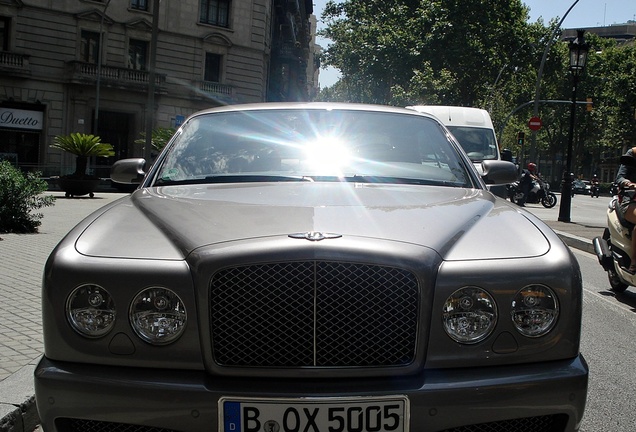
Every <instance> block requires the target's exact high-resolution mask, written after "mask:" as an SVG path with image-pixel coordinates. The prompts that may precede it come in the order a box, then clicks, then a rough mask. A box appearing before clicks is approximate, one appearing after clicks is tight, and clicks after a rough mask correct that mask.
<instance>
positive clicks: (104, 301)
mask: <svg viewBox="0 0 636 432" xmlns="http://www.w3.org/2000/svg"><path fill="white" fill-rule="evenodd" d="M66 316H67V318H68V321H69V322H70V323H71V327H73V329H74V330H75V331H77V332H78V333H80V334H82V335H84V336H87V337H94V338H97V337H101V336H104V335H105V334H107V333H108V332H109V331H110V330H111V329H112V328H113V326H114V325H115V316H116V311H115V303H114V302H113V298H112V297H111V296H110V294H109V293H108V291H106V290H105V289H104V288H102V287H100V286H99V285H92V284H87V285H82V286H79V287H77V288H75V289H74V290H73V292H72V293H71V295H70V296H68V299H67V301H66Z"/></svg>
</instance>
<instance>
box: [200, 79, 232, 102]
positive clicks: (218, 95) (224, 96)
mask: <svg viewBox="0 0 636 432" xmlns="http://www.w3.org/2000/svg"><path fill="white" fill-rule="evenodd" d="M194 86H195V88H196V90H195V93H196V95H197V96H199V97H204V98H213V99H218V100H221V101H224V102H233V101H234V87H232V86H230V85H227V84H221V83H217V82H212V81H197V82H195V83H194Z"/></svg>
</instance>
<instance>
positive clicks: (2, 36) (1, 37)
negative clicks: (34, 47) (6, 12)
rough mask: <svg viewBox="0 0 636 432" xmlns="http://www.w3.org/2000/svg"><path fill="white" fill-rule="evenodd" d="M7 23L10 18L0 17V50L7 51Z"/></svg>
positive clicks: (9, 22) (9, 21)
mask: <svg viewBox="0 0 636 432" xmlns="http://www.w3.org/2000/svg"><path fill="white" fill-rule="evenodd" d="M9 24H11V18H8V17H0V50H2V51H9Z"/></svg>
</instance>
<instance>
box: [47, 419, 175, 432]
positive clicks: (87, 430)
mask: <svg viewBox="0 0 636 432" xmlns="http://www.w3.org/2000/svg"><path fill="white" fill-rule="evenodd" d="M55 426H56V427H57V429H58V430H59V431H60V432H178V431H174V430H172V429H165V428H157V427H150V426H140V425H133V424H126V423H113V422H104V421H97V420H82V419H74V418H60V419H57V420H56V425H55Z"/></svg>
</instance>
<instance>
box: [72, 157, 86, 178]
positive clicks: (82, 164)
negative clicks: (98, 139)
mask: <svg viewBox="0 0 636 432" xmlns="http://www.w3.org/2000/svg"><path fill="white" fill-rule="evenodd" d="M87 165H88V157H86V156H77V158H76V159H75V173H74V174H73V175H75V176H76V177H83V176H84V175H86V167H87Z"/></svg>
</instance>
